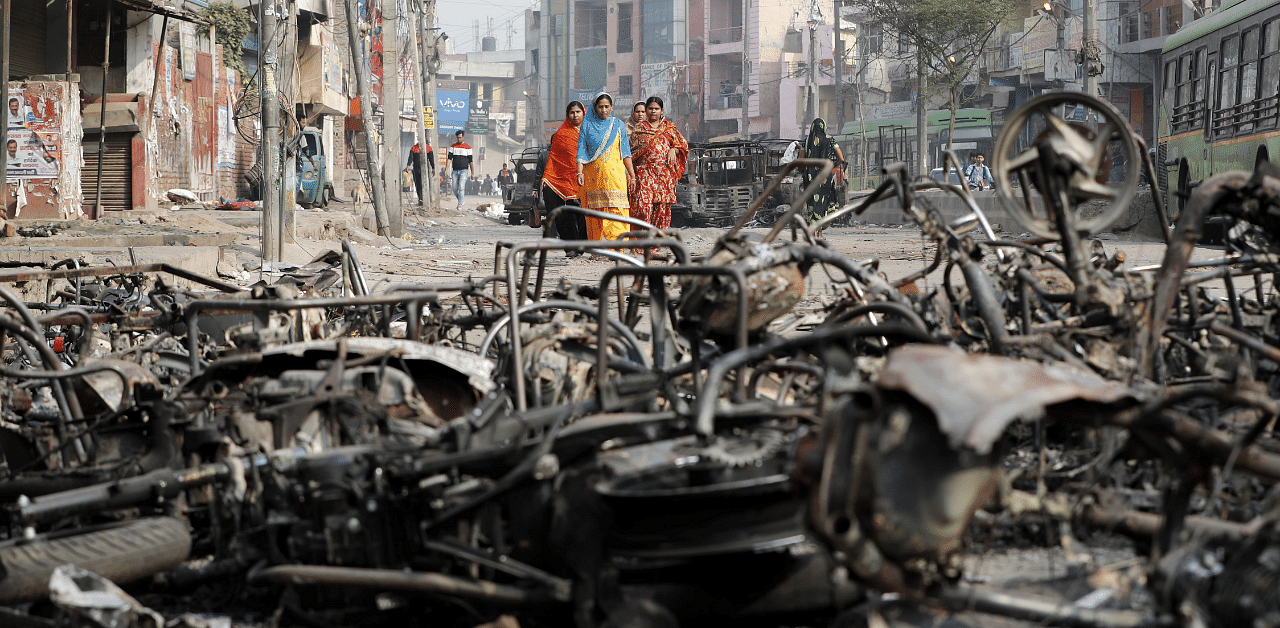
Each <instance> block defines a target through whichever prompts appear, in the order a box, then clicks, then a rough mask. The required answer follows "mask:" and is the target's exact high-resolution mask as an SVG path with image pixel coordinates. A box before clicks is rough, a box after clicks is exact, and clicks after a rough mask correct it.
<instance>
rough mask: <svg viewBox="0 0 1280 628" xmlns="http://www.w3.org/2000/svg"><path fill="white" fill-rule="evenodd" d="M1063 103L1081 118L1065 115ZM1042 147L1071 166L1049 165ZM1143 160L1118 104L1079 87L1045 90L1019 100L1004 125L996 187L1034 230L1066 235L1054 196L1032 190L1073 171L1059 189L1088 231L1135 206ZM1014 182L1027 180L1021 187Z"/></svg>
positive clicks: (1050, 235) (1076, 220)
mask: <svg viewBox="0 0 1280 628" xmlns="http://www.w3.org/2000/svg"><path fill="white" fill-rule="evenodd" d="M1081 109H1083V114H1084V115H1080V113H1081ZM1062 111H1070V112H1072V113H1074V115H1072V116H1071V117H1072V118H1075V119H1076V120H1079V121H1076V120H1063V119H1062V113H1061V112H1062ZM1042 148H1047V149H1050V150H1053V152H1054V153H1056V155H1057V157H1058V160H1059V161H1060V163H1061V164H1063V165H1064V166H1066V167H1064V168H1062V171H1061V172H1056V173H1054V172H1042V170H1043V169H1044V163H1045V160H1042V159H1041V155H1040V150H1041V149H1042ZM1141 167H1142V155H1140V154H1139V153H1138V144H1137V142H1136V141H1134V137H1133V133H1132V131H1130V129H1129V125H1128V123H1127V122H1125V121H1124V119H1123V118H1121V117H1120V114H1119V113H1118V112H1117V111H1116V110H1115V108H1114V107H1112V106H1111V105H1109V104H1107V103H1105V102H1103V101H1101V100H1098V99H1096V98H1092V97H1089V96H1086V95H1084V94H1082V93H1075V92H1058V93H1052V94H1045V95H1043V96H1039V97H1037V98H1033V99H1032V100H1030V101H1028V102H1027V103H1026V104H1024V105H1023V106H1022V107H1020V108H1019V109H1018V110H1017V111H1015V112H1014V114H1013V117H1012V119H1010V120H1009V121H1008V122H1006V123H1005V125H1004V128H1003V129H1001V131H1000V135H999V137H997V138H996V143H995V150H994V154H993V155H992V158H991V171H992V176H994V177H995V180H996V194H997V196H999V197H1000V201H1001V203H1002V204H1003V205H1004V207H1005V209H1006V210H1008V211H1009V213H1011V214H1012V215H1013V217H1014V218H1015V219H1017V220H1018V222H1021V223H1022V226H1024V227H1026V228H1027V230H1028V231H1030V232H1032V233H1034V234H1036V235H1038V236H1041V237H1045V238H1051V239H1058V238H1059V237H1060V236H1059V234H1058V226H1057V224H1056V222H1055V221H1054V218H1053V215H1052V214H1049V213H1048V212H1047V210H1046V207H1048V204H1047V203H1045V202H1044V201H1043V200H1037V199H1036V198H1035V197H1034V195H1033V191H1034V192H1039V193H1040V194H1041V195H1043V194H1044V193H1045V190H1043V189H1041V188H1042V187H1044V185H1045V181H1047V180H1049V179H1048V177H1065V178H1066V180H1065V184H1064V185H1061V186H1059V189H1064V190H1066V194H1067V197H1068V199H1067V200H1068V202H1069V204H1070V206H1071V207H1072V208H1073V209H1071V211H1074V212H1076V213H1075V215H1074V220H1073V223H1074V224H1075V226H1076V228H1077V229H1078V230H1079V231H1081V232H1082V233H1084V234H1085V235H1094V234H1097V233H1099V232H1101V231H1102V230H1103V229H1106V228H1107V227H1108V226H1110V225H1111V224H1112V223H1113V222H1115V221H1116V219H1117V218H1119V217H1120V215H1121V214H1122V213H1124V211H1125V210H1126V209H1128V208H1129V203H1130V202H1131V201H1132V200H1133V195H1134V193H1136V192H1137V190H1138V173H1139V172H1140V170H1141ZM1015 183H1016V184H1018V185H1020V186H1021V188H1020V189H1018V188H1014V186H1013V184H1015ZM1090 201H1099V202H1098V203H1091V202H1090ZM1086 203H1088V204H1087V205H1085V204H1086Z"/></svg>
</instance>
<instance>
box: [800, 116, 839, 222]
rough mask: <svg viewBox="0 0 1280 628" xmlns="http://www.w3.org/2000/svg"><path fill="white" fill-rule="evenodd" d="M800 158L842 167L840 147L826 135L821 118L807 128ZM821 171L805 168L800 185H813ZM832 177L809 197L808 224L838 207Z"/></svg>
mask: <svg viewBox="0 0 1280 628" xmlns="http://www.w3.org/2000/svg"><path fill="white" fill-rule="evenodd" d="M801 157H807V158H809V159H826V160H829V161H832V162H834V163H835V167H836V168H837V169H839V168H840V167H842V166H844V153H843V152H841V151H840V147H839V146H837V145H836V143H835V141H834V140H832V139H831V136H829V135H827V122H826V121H825V120H823V119H822V118H814V120H813V124H812V125H811V126H810V127H809V137H808V138H806V139H805V142H804V153H803V154H802V155H801ZM821 171H822V169H821V168H816V167H809V168H805V169H804V174H803V175H802V178H801V185H802V186H803V187H808V186H809V184H810V183H813V181H814V180H815V179H817V178H818V174H819V173H821ZM834 175H835V173H834V172H833V173H832V174H829V175H827V180H826V181H823V182H822V185H821V186H820V187H819V188H818V190H817V191H816V192H814V193H813V196H811V197H809V222H810V223H811V224H812V223H815V222H817V221H819V220H822V219H823V218H824V217H826V215H827V214H830V213H831V212H833V211H835V209H836V207H837V206H838V205H839V197H837V196H836V179H835V176H834ZM819 235H820V234H819Z"/></svg>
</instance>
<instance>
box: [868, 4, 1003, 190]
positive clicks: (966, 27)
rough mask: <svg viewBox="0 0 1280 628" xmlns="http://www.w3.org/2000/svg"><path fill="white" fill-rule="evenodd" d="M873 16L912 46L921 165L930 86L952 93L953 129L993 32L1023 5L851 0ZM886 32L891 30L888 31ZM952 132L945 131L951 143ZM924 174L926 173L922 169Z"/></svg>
mask: <svg viewBox="0 0 1280 628" xmlns="http://www.w3.org/2000/svg"><path fill="white" fill-rule="evenodd" d="M852 5H853V6H854V7H855V8H857V9H858V10H859V11H860V12H861V13H862V14H863V15H864V16H865V19H866V20H867V21H869V22H878V23H880V24H883V25H884V29H885V30H886V31H892V32H894V33H896V34H897V36H898V38H899V40H900V41H905V42H907V43H908V44H909V45H910V47H911V48H912V49H913V50H912V52H913V55H912V57H911V58H908V59H904V60H905V61H907V62H908V63H909V64H911V65H913V66H914V70H915V72H916V76H917V77H919V81H920V88H919V89H918V90H917V92H916V94H917V95H916V103H917V111H918V114H919V115H917V120H918V122H917V129H916V133H917V138H918V145H919V147H920V148H919V150H920V157H919V158H918V161H917V163H918V164H919V165H920V169H921V170H923V169H924V166H925V164H926V163H927V162H926V161H925V157H924V155H925V153H926V147H927V146H928V145H929V144H928V137H929V136H928V132H929V131H928V128H927V126H926V124H925V121H926V117H925V116H924V111H925V109H927V107H928V104H927V103H928V96H929V95H930V90H929V89H928V87H927V86H928V85H930V84H932V85H934V90H933V92H932V93H943V92H944V91H945V93H947V94H948V96H949V97H950V98H949V99H948V100H949V101H950V109H951V123H950V124H951V131H952V132H954V130H955V116H956V110H957V109H958V108H959V101H960V91H961V86H962V85H964V83H965V81H967V80H968V79H969V77H970V76H972V75H973V74H974V73H975V72H976V71H977V70H978V67H979V61H980V59H981V58H982V55H983V53H984V51H985V50H986V48H987V45H988V44H989V43H990V41H991V38H992V37H993V36H994V35H995V34H996V32H997V30H998V29H999V27H1000V25H1001V24H1003V23H1005V22H1007V21H1008V20H1009V19H1010V18H1012V17H1013V16H1014V14H1015V12H1016V10H1017V7H1018V6H1019V5H1018V4H1017V3H1016V2H1015V1H1014V0H852ZM886 34H887V33H886ZM952 132H948V134H947V144H948V146H947V147H948V148H950V146H951V135H952V134H953V133H952ZM920 174H924V173H923V172H921V173H920Z"/></svg>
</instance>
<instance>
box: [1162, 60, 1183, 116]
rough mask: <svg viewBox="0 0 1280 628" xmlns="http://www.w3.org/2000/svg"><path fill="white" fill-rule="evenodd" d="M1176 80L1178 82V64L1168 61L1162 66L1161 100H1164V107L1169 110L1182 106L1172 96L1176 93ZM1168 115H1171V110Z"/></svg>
mask: <svg viewBox="0 0 1280 628" xmlns="http://www.w3.org/2000/svg"><path fill="white" fill-rule="evenodd" d="M1177 80H1178V64H1177V63H1176V62H1174V61H1170V62H1168V63H1166V64H1164V96H1163V98H1164V102H1165V105H1166V106H1168V107H1171V108H1172V107H1177V106H1178V105H1181V104H1182V103H1180V102H1177V101H1175V100H1174V99H1173V95H1174V94H1175V93H1176V92H1177ZM1170 113H1172V109H1171V110H1170Z"/></svg>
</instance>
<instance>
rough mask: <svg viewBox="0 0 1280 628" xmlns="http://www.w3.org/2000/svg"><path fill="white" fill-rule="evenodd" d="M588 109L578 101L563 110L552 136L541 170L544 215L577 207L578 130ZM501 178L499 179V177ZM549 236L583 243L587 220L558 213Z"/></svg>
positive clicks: (573, 213)
mask: <svg viewBox="0 0 1280 628" xmlns="http://www.w3.org/2000/svg"><path fill="white" fill-rule="evenodd" d="M586 114H587V108H586V106H585V105H583V104H582V103H580V102H578V101H576V100H575V101H573V102H571V103H569V105H568V106H566V107H565V108H564V122H561V123H560V128H559V129H556V132H555V134H554V135H552V136H551V149H550V150H549V151H548V152H547V166H546V168H543V170H542V202H543V205H545V206H546V208H547V212H548V213H550V212H551V211H553V210H555V209H556V208H557V207H560V206H563V205H578V204H579V203H578V176H577V171H578V169H577V166H576V165H575V164H576V162H577V158H578V130H579V129H580V128H581V126H582V119H583V118H584V117H586ZM499 176H501V175H499ZM551 235H552V236H555V237H558V238H560V239H561V240H586V239H587V221H586V216H583V215H582V214H581V213H579V212H576V211H565V212H560V213H559V214H557V215H556V219H555V222H554V223H553V224H552V225H551ZM579 255H582V251H567V252H565V257H577V256H579Z"/></svg>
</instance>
